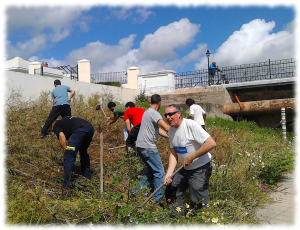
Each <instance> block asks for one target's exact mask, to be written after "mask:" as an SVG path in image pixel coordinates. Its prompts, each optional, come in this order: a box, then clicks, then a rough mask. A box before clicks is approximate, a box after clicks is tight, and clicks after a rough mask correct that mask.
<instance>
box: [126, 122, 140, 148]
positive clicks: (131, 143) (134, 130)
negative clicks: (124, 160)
mask: <svg viewBox="0 0 300 230" xmlns="http://www.w3.org/2000/svg"><path fill="white" fill-rule="evenodd" d="M140 127H141V124H139V125H137V126H135V127H133V128H132V129H131V131H130V133H129V135H128V137H127V139H126V146H127V147H131V148H133V147H134V144H135V142H136V139H137V136H138V134H139V131H140Z"/></svg>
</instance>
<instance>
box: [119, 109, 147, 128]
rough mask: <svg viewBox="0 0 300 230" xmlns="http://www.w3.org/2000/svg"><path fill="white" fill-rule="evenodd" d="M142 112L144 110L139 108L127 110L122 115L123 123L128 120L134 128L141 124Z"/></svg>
mask: <svg viewBox="0 0 300 230" xmlns="http://www.w3.org/2000/svg"><path fill="white" fill-rule="evenodd" d="M144 112H145V110H144V109H142V108H139V107H132V108H129V109H127V110H126V111H125V113H124V121H125V120H128V119H129V121H130V123H131V124H133V126H134V127H135V126H137V125H139V124H141V123H142V118H143V115H144Z"/></svg>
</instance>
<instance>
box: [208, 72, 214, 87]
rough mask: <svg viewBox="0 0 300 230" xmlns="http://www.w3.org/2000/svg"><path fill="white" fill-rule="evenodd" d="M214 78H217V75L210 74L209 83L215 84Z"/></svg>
mask: <svg viewBox="0 0 300 230" xmlns="http://www.w3.org/2000/svg"><path fill="white" fill-rule="evenodd" d="M214 78H215V75H212V74H209V76H208V85H213V84H214Z"/></svg>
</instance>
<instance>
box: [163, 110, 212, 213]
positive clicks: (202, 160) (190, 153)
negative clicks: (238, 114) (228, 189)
mask: <svg viewBox="0 0 300 230" xmlns="http://www.w3.org/2000/svg"><path fill="white" fill-rule="evenodd" d="M165 117H166V119H167V122H168V123H169V125H170V126H171V127H170V129H169V131H168V134H169V143H170V148H171V154H170V157H169V167H168V171H167V174H166V176H165V179H164V183H165V184H166V185H168V186H167V188H166V192H165V194H166V199H167V201H168V203H174V202H175V201H176V203H178V205H179V206H182V199H181V196H182V194H183V193H184V191H185V190H186V189H187V188H189V190H190V201H191V208H194V209H199V208H202V205H203V203H204V204H205V205H206V204H207V203H208V184H209V178H210V176H211V171H212V167H211V164H210V161H211V154H210V153H209V151H210V150H212V149H213V148H215V147H216V143H215V141H214V140H213V139H212V137H211V136H210V135H209V134H208V133H207V132H206V131H205V130H204V129H203V128H202V127H201V126H200V125H198V124H197V123H196V122H195V121H192V120H189V119H185V118H183V117H182V114H181V112H180V108H179V107H178V106H176V105H169V106H168V107H167V108H166V113H165ZM178 160H179V161H180V162H181V163H183V166H184V168H182V169H181V170H180V171H179V172H178V173H176V174H175V176H174V177H173V179H171V178H170V176H171V175H172V173H173V172H174V169H175V167H176V165H177V162H178Z"/></svg>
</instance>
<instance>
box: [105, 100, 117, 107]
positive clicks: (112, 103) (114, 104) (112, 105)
mask: <svg viewBox="0 0 300 230" xmlns="http://www.w3.org/2000/svg"><path fill="white" fill-rule="evenodd" d="M107 107H108V108H109V109H110V108H112V107H116V103H114V102H113V101H111V102H108V104H107Z"/></svg>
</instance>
